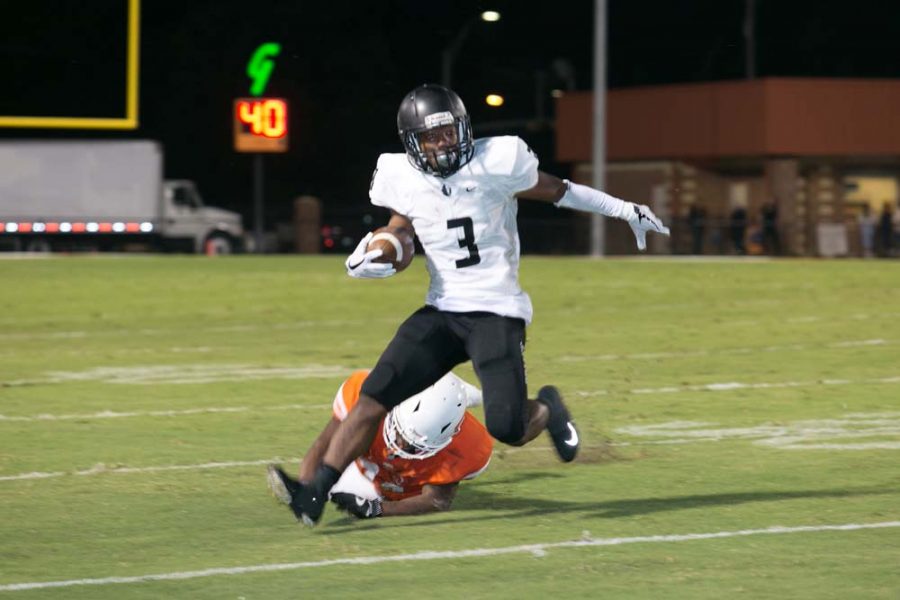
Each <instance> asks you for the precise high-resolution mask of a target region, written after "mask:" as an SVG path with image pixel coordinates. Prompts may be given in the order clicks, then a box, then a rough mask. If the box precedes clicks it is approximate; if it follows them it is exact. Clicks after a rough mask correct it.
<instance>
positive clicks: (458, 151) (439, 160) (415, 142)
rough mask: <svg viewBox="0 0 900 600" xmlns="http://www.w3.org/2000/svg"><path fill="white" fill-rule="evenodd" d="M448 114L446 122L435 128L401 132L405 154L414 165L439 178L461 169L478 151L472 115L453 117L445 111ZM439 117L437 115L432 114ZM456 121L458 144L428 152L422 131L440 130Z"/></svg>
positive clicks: (454, 123)
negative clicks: (473, 142) (474, 141)
mask: <svg viewBox="0 0 900 600" xmlns="http://www.w3.org/2000/svg"><path fill="white" fill-rule="evenodd" d="M443 115H446V116H447V117H449V119H447V121H449V122H443V123H441V124H440V125H436V126H434V127H422V128H419V129H409V130H405V131H403V132H401V136H400V139H401V140H402V141H403V146H404V148H406V155H407V156H408V157H409V162H410V163H412V165H413V166H414V167H416V168H417V169H419V170H420V171H422V172H424V173H428V174H429V175H435V176H437V177H449V176H451V175H453V174H454V173H456V172H457V171H459V170H460V168H462V167H463V166H464V165H465V164H466V163H467V162H469V160H471V158H472V155H473V154H474V152H475V146H474V145H473V144H472V125H471V123H470V121H469V117H468V116H466V117H463V118H458V117H453V116H452V115H450V113H443ZM430 116H436V115H430ZM450 124H453V125H455V129H456V143H455V144H452V145H447V146H445V147H444V148H441V149H439V150H431V151H428V150H426V149H424V148H423V143H422V134H424V133H426V132H429V131H432V130H435V129H440V128H442V127H444V126H446V125H450Z"/></svg>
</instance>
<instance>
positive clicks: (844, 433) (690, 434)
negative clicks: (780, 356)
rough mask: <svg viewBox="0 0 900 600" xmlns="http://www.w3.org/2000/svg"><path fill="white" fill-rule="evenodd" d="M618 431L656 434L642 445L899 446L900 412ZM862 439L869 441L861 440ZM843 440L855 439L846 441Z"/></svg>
mask: <svg viewBox="0 0 900 600" xmlns="http://www.w3.org/2000/svg"><path fill="white" fill-rule="evenodd" d="M615 433H617V434H620V435H627V436H632V437H650V438H656V439H655V440H654V441H653V442H643V441H642V442H638V444H639V445H640V444H643V443H656V444H692V443H695V442H705V441H713V442H715V441H723V440H752V441H753V444H755V445H759V446H767V447H770V448H777V449H780V450H900V441H897V440H898V438H900V412H886V413H850V414H845V415H842V416H841V417H840V418H831V419H809V420H802V421H793V422H787V423H778V424H765V425H759V426H756V427H727V428H721V427H717V424H716V423H706V422H702V421H669V422H665V423H655V424H651V425H629V426H627V427H619V428H617V429H616V430H615ZM660 438H662V439H660ZM873 438H874V439H873ZM884 438H888V439H884ZM860 439H868V441H859V440H860ZM844 440H853V441H852V442H846V443H845V442H844ZM616 445H624V444H616Z"/></svg>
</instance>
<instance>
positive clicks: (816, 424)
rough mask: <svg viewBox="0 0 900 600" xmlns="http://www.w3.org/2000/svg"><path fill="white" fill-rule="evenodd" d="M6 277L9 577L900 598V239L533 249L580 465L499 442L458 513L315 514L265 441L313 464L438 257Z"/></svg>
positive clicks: (538, 369) (612, 594)
mask: <svg viewBox="0 0 900 600" xmlns="http://www.w3.org/2000/svg"><path fill="white" fill-rule="evenodd" d="M0 281H2V282H3V285H2V291H0V308H2V312H0V340H2V342H3V344H2V347H0V598H5V597H9V598H29V599H30V598H65V599H81V598H91V599H95V598H116V599H119V598H233V599H239V598H244V599H248V600H249V599H254V598H306V597H309V598H364V597H365V598H373V597H376V598H377V597H390V598H422V597H440V598H461V597H467V598H519V599H521V598H535V597H546V598H561V597H564V598H588V597H590V598H716V599H720V598H732V597H746V598H792V599H793V598H815V599H823V598H836V599H837V598H840V599H842V600H845V599H847V598H867V599H869V598H885V599H888V598H890V599H897V598H900V361H898V358H900V264H898V263H896V262H882V261H867V262H861V261H834V262H822V261H806V260H803V261H801V260H796V261H794V260H790V261H777V262H752V261H726V260H723V261H706V262H691V261H678V260H605V261H593V260H587V259H551V258H536V257H526V258H525V259H524V261H523V265H522V281H523V285H524V286H525V288H526V289H527V290H528V291H529V292H530V293H531V296H532V299H533V301H534V304H535V322H534V324H533V325H532V327H531V328H530V329H529V346H528V351H527V353H526V356H527V361H528V376H529V383H530V385H531V387H532V389H533V390H536V389H537V387H539V386H540V385H543V384H545V383H555V384H556V385H558V386H559V387H560V388H561V389H562V391H563V392H564V393H565V394H566V396H567V399H568V401H569V405H570V408H571V409H572V412H573V414H574V416H575V417H576V420H577V421H578V423H579V425H580V428H581V431H582V435H583V438H584V440H585V442H584V443H585V444H586V446H587V447H586V448H584V450H583V451H582V455H581V456H580V457H579V459H578V460H577V461H576V462H575V463H573V464H570V465H562V464H560V463H558V461H557V460H556V458H555V456H554V454H553V452H552V449H551V448H550V446H549V442H548V440H547V439H545V438H544V437H542V438H541V439H540V440H539V441H537V442H535V443H534V444H532V445H530V446H528V447H526V448H523V449H509V448H505V447H498V449H497V451H496V452H495V455H494V458H493V460H492V463H491V467H490V468H489V469H488V471H487V472H486V473H485V474H483V475H482V476H481V477H480V478H478V479H477V480H475V481H473V482H467V483H464V484H463V485H462V487H461V489H460V493H459V495H458V497H457V501H456V503H455V505H454V508H453V510H452V511H450V512H448V513H443V514H439V515H434V516H428V517H409V518H396V519H378V520H373V521H369V522H354V521H350V520H349V519H347V518H345V517H343V516H342V515H341V514H340V513H337V512H336V511H334V510H329V511H328V512H326V514H325V517H324V518H323V522H322V523H321V524H320V525H319V526H318V527H317V528H315V529H306V528H304V527H302V526H301V525H299V524H297V523H296V522H295V521H294V520H293V518H292V516H291V515H290V513H289V511H288V510H287V509H286V508H285V507H283V506H281V505H278V504H277V503H276V502H275V500H274V499H273V498H271V497H270V496H269V494H268V490H267V488H266V484H265V464H266V462H268V461H270V460H281V461H283V462H284V463H285V464H287V465H288V466H289V467H290V468H291V470H293V469H294V468H295V465H296V464H297V459H298V457H299V456H301V455H302V453H303V451H304V450H305V449H306V447H307V445H308V444H309V443H310V442H311V440H312V439H313V437H314V436H315V435H316V433H317V432H318V431H319V430H320V429H321V427H322V426H323V425H324V423H325V421H326V420H327V419H328V417H329V410H330V403H331V399H332V398H333V396H334V393H335V391H336V389H337V386H338V385H339V384H340V382H341V381H342V379H343V377H344V376H346V375H347V374H348V373H349V372H350V370H352V369H354V368H358V367H368V366H371V365H372V364H373V362H374V361H375V360H376V358H377V357H378V355H379V353H380V351H381V350H382V349H383V347H384V346H385V344H386V343H387V341H388V340H389V339H390V337H391V336H392V334H393V332H394V330H395V329H396V327H397V325H398V324H399V323H400V322H401V320H402V319H403V318H405V317H406V315H407V314H408V313H410V312H411V311H412V310H414V309H415V308H416V307H418V306H419V305H420V304H421V302H422V299H423V298H424V292H425V287H426V274H425V271H424V261H422V260H421V259H419V260H418V261H417V262H416V263H414V264H413V267H412V268H411V269H410V270H409V271H408V272H405V273H403V274H401V275H399V276H397V277H395V278H393V279H392V280H387V281H356V280H351V279H350V278H348V277H346V276H345V275H344V273H343V267H342V264H341V258H338V257H316V258H300V257H268V258H258V257H249V256H245V257H234V258H225V259H205V258H200V257H133V258H118V257H93V258H51V259H45V260H3V261H0ZM458 373H459V374H460V375H462V376H463V377H466V378H469V379H470V380H474V379H473V378H472V372H471V370H470V368H469V367H468V366H464V367H461V368H460V370H459V371H458ZM778 527H780V528H782V529H777V528H778ZM703 534H714V535H703ZM579 541H581V542H582V543H577V542H579ZM567 542H572V543H567ZM438 553H445V554H438ZM353 559H366V560H356V561H354V560H353ZM210 570H212V571H210ZM153 576H161V577H162V578H161V579H160V578H154V577H153ZM46 582H58V584H59V587H40V586H35V585H33V584H40V583H46ZM17 584H27V585H21V586H20V585H17Z"/></svg>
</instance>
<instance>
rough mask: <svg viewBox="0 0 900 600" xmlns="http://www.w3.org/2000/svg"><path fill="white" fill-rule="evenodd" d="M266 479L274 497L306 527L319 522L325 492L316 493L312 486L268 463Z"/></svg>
mask: <svg viewBox="0 0 900 600" xmlns="http://www.w3.org/2000/svg"><path fill="white" fill-rule="evenodd" d="M266 479H267V481H268V483H269V489H270V490H271V491H272V494H273V495H274V496H275V498H277V499H278V501H279V502H281V503H282V504H285V505H287V506H288V507H289V508H290V509H291V512H293V513H294V516H295V517H296V518H297V520H298V521H301V522H302V523H303V524H304V525H306V526H307V527H313V526H315V524H316V523H318V522H319V519H320V518H321V517H322V511H323V510H324V508H325V494H316V493H315V490H314V489H313V488H312V486H310V485H306V484H303V483H300V482H299V481H297V480H295V479H294V478H293V477H291V476H290V475H288V474H287V473H285V472H284V471H282V470H281V469H279V468H278V467H276V466H275V465H269V467H268V470H267V473H266Z"/></svg>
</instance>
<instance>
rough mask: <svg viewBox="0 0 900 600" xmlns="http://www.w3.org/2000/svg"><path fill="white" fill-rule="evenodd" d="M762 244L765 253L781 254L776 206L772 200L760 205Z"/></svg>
mask: <svg viewBox="0 0 900 600" xmlns="http://www.w3.org/2000/svg"><path fill="white" fill-rule="evenodd" d="M762 244H763V251H764V252H765V253H766V254H771V255H773V256H777V255H779V254H781V240H780V239H779V237H778V207H777V206H776V205H775V202H774V201H770V202H766V203H765V204H763V207H762Z"/></svg>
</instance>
